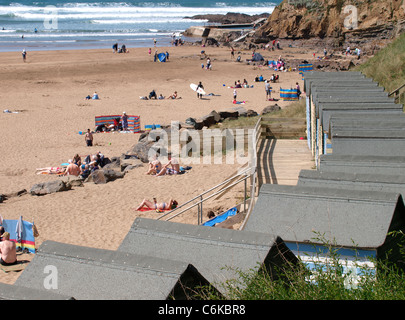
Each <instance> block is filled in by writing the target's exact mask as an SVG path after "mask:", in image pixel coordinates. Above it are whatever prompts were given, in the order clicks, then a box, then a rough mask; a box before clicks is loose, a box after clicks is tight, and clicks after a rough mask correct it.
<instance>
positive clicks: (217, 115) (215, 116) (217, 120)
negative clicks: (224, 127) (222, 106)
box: [209, 110, 221, 122]
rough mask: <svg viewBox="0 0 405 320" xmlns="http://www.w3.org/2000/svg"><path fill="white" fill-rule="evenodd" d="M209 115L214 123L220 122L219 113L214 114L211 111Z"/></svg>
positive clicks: (213, 111) (214, 112)
mask: <svg viewBox="0 0 405 320" xmlns="http://www.w3.org/2000/svg"><path fill="white" fill-rule="evenodd" d="M209 114H210V115H212V116H214V120H215V122H219V121H221V116H220V115H219V113H218V112H216V111H215V110H212V111H211V112H210V113H209Z"/></svg>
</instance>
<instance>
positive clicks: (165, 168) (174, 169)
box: [145, 158, 180, 177]
mask: <svg viewBox="0 0 405 320" xmlns="http://www.w3.org/2000/svg"><path fill="white" fill-rule="evenodd" d="M179 173H180V164H179V161H178V160H177V159H176V158H171V159H170V160H169V162H168V163H167V164H165V165H162V163H161V162H160V160H159V159H157V158H155V159H153V160H151V161H149V166H148V171H147V172H146V173H145V174H149V175H153V176H155V177H160V176H163V175H175V174H179Z"/></svg>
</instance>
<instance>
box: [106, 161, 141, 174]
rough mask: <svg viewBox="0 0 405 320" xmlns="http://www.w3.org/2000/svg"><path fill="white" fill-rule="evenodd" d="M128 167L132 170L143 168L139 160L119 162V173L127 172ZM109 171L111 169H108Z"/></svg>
mask: <svg viewBox="0 0 405 320" xmlns="http://www.w3.org/2000/svg"><path fill="white" fill-rule="evenodd" d="M128 167H131V168H132V169H134V168H138V167H143V163H142V161H141V160H140V159H126V160H121V162H120V170H121V172H124V171H127V170H126V168H128ZM131 168H130V169H131ZM103 169H104V168H103ZM109 169H111V168H109Z"/></svg>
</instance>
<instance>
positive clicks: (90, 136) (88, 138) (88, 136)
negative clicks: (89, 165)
mask: <svg viewBox="0 0 405 320" xmlns="http://www.w3.org/2000/svg"><path fill="white" fill-rule="evenodd" d="M84 140H85V141H86V145H87V146H88V147H91V146H93V134H92V133H91V131H90V129H87V133H86V135H85V136H84Z"/></svg>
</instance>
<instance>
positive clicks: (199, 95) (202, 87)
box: [197, 81, 204, 99]
mask: <svg viewBox="0 0 405 320" xmlns="http://www.w3.org/2000/svg"><path fill="white" fill-rule="evenodd" d="M199 88H201V89H203V90H204V86H203V85H202V83H201V81H200V82H199V83H198V86H197V90H198V89H199ZM197 98H199V99H201V98H202V94H201V93H198V91H197Z"/></svg>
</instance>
